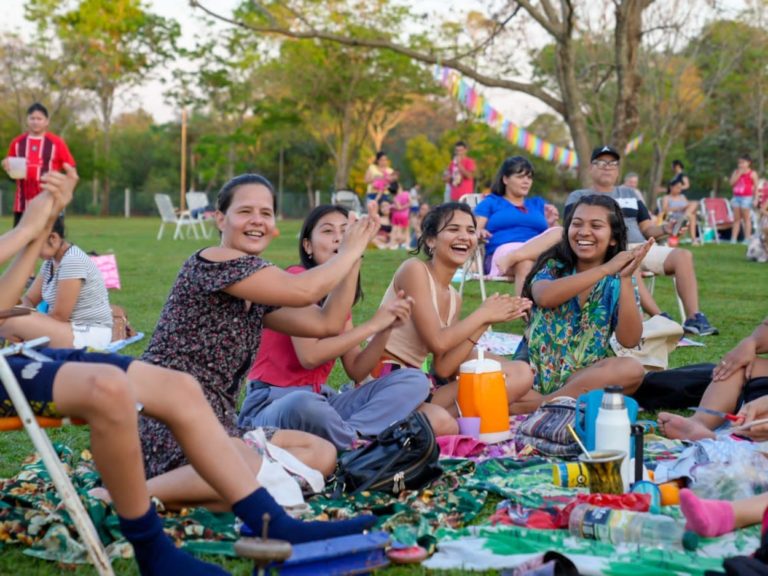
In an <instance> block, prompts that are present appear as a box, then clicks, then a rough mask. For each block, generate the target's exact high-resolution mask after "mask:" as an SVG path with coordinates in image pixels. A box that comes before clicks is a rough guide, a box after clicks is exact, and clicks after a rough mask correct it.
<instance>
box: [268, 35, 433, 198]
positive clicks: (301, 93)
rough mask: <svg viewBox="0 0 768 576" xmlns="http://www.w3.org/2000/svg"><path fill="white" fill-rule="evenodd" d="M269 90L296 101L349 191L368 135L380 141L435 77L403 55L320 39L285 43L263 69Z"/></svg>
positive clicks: (337, 179) (340, 182)
mask: <svg viewBox="0 0 768 576" xmlns="http://www.w3.org/2000/svg"><path fill="white" fill-rule="evenodd" d="M259 78H260V79H261V81H262V83H263V84H264V85H265V87H266V88H265V89H266V90H267V94H268V95H269V96H270V97H273V98H282V99H285V100H286V101H292V103H293V107H294V109H295V110H296V111H297V112H298V114H299V115H300V117H301V119H302V121H303V123H304V126H305V127H306V128H307V129H308V130H309V131H310V133H312V134H313V135H314V136H315V138H317V140H318V141H320V142H323V143H324V144H325V145H326V146H327V148H328V151H329V153H330V154H331V157H332V159H333V162H334V164H335V166H336V175H335V177H334V187H335V189H337V190H341V189H346V188H347V187H348V186H349V183H350V171H351V168H352V165H353V163H354V161H355V160H356V159H357V157H358V154H359V152H360V150H361V149H362V147H363V144H364V143H365V141H366V140H367V139H368V138H372V139H373V140H374V142H375V143H376V144H378V145H380V144H381V143H382V142H383V140H384V138H385V137H386V135H387V134H388V133H389V131H390V130H391V129H392V128H393V127H394V126H396V125H397V123H398V122H399V121H400V119H401V117H402V116H401V111H403V110H404V109H405V108H406V107H407V106H408V104H409V103H410V101H411V100H412V99H413V98H414V97H416V95H418V94H424V93H427V92H429V91H430V90H433V87H432V85H433V84H432V80H431V77H430V76H429V74H428V73H427V72H425V71H424V70H423V69H422V68H421V67H419V66H417V65H416V64H414V63H413V62H411V61H410V60H409V59H408V58H406V57H404V56H401V55H399V54H394V53H389V54H379V53H377V52H375V51H373V50H370V49H351V48H348V47H346V46H341V45H338V44H329V43H321V42H318V41H316V40H301V41H291V42H284V43H282V45H281V46H280V52H279V56H278V57H276V58H274V59H273V60H272V61H271V62H269V63H268V64H267V65H265V66H264V67H263V68H262V69H261V70H260V73H259Z"/></svg>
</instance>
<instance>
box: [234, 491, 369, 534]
mask: <svg viewBox="0 0 768 576" xmlns="http://www.w3.org/2000/svg"><path fill="white" fill-rule="evenodd" d="M232 511H233V512H234V513H235V514H236V515H237V516H238V517H239V518H240V519H241V520H243V522H245V523H246V524H247V525H248V527H249V528H250V529H251V530H253V532H255V533H256V534H257V535H258V536H261V532H262V528H263V516H264V514H265V513H267V514H269V526H268V532H267V536H268V537H269V538H276V539H278V540H287V541H288V542H291V543H292V544H299V543H301V542H311V541H312V540H324V539H326V538H335V537H336V536H347V535H349V534H359V533H360V532H362V531H363V530H366V529H367V528H371V527H372V526H373V525H374V524H375V523H376V516H373V515H371V514H366V515H363V516H358V517H357V518H352V519H350V520H339V521H336V522H303V521H301V520H296V519H295V518H291V517H290V516H289V515H288V514H287V513H286V512H285V510H283V508H282V507H281V506H280V505H279V504H278V503H277V502H275V499H274V498H272V496H271V495H270V493H269V492H267V490H266V488H259V489H258V490H256V491H255V492H253V493H252V494H250V495H249V496H246V497H245V498H243V499H242V500H240V501H239V502H236V503H235V505H234V506H232Z"/></svg>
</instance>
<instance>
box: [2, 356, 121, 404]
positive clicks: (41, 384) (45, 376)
mask: <svg viewBox="0 0 768 576" xmlns="http://www.w3.org/2000/svg"><path fill="white" fill-rule="evenodd" d="M38 352H40V353H41V354H43V355H44V356H47V357H48V358H50V359H51V361H50V362H40V361H39V360H33V359H31V358H27V357H26V356H21V355H15V356H8V357H6V360H8V364H9V365H10V367H11V371H12V372H13V375H14V376H16V379H17V380H18V381H19V386H21V391H22V392H24V395H25V396H26V397H27V400H28V401H29V405H30V407H31V408H32V412H34V413H35V414H36V415H37V416H47V417H51V418H57V417H60V416H61V415H60V414H58V413H57V412H56V406H55V405H54V403H53V381H54V380H55V379H56V373H57V372H58V371H59V369H60V368H61V367H62V366H63V365H64V364H66V363H70V362H83V363H86V364H109V365H110V366H116V367H117V368H120V369H121V370H123V371H124V372H127V371H128V367H129V366H130V365H131V362H133V361H134V360H135V358H133V357H132V356H121V355H119V354H102V353H98V352H86V351H85V350H70V349H58V348H42V349H40V350H38ZM15 415H16V410H15V409H14V407H13V404H12V403H11V400H10V398H9V397H8V393H7V392H6V391H5V387H4V386H2V385H0V417H7V416H15Z"/></svg>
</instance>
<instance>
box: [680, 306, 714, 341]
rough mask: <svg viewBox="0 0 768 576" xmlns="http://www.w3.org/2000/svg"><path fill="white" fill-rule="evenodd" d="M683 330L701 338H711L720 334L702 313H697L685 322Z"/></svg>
mask: <svg viewBox="0 0 768 576" xmlns="http://www.w3.org/2000/svg"><path fill="white" fill-rule="evenodd" d="M683 330H684V331H686V332H688V333H689V334H698V335H699V336H710V335H713V334H719V332H718V330H717V328H715V327H714V326H712V325H711V324H710V323H709V320H707V317H706V316H704V314H703V313H702V312H696V314H694V315H693V316H692V317H691V318H688V319H687V320H686V321H685V322H683Z"/></svg>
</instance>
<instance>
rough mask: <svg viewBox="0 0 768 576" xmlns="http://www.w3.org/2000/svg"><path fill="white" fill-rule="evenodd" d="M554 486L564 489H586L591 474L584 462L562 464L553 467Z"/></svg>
mask: <svg viewBox="0 0 768 576" xmlns="http://www.w3.org/2000/svg"><path fill="white" fill-rule="evenodd" d="M552 484H554V485H555V486H561V487H563V488H586V487H588V486H589V472H588V471H587V467H586V466H585V465H584V463H583V462H560V463H558V464H553V465H552Z"/></svg>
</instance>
